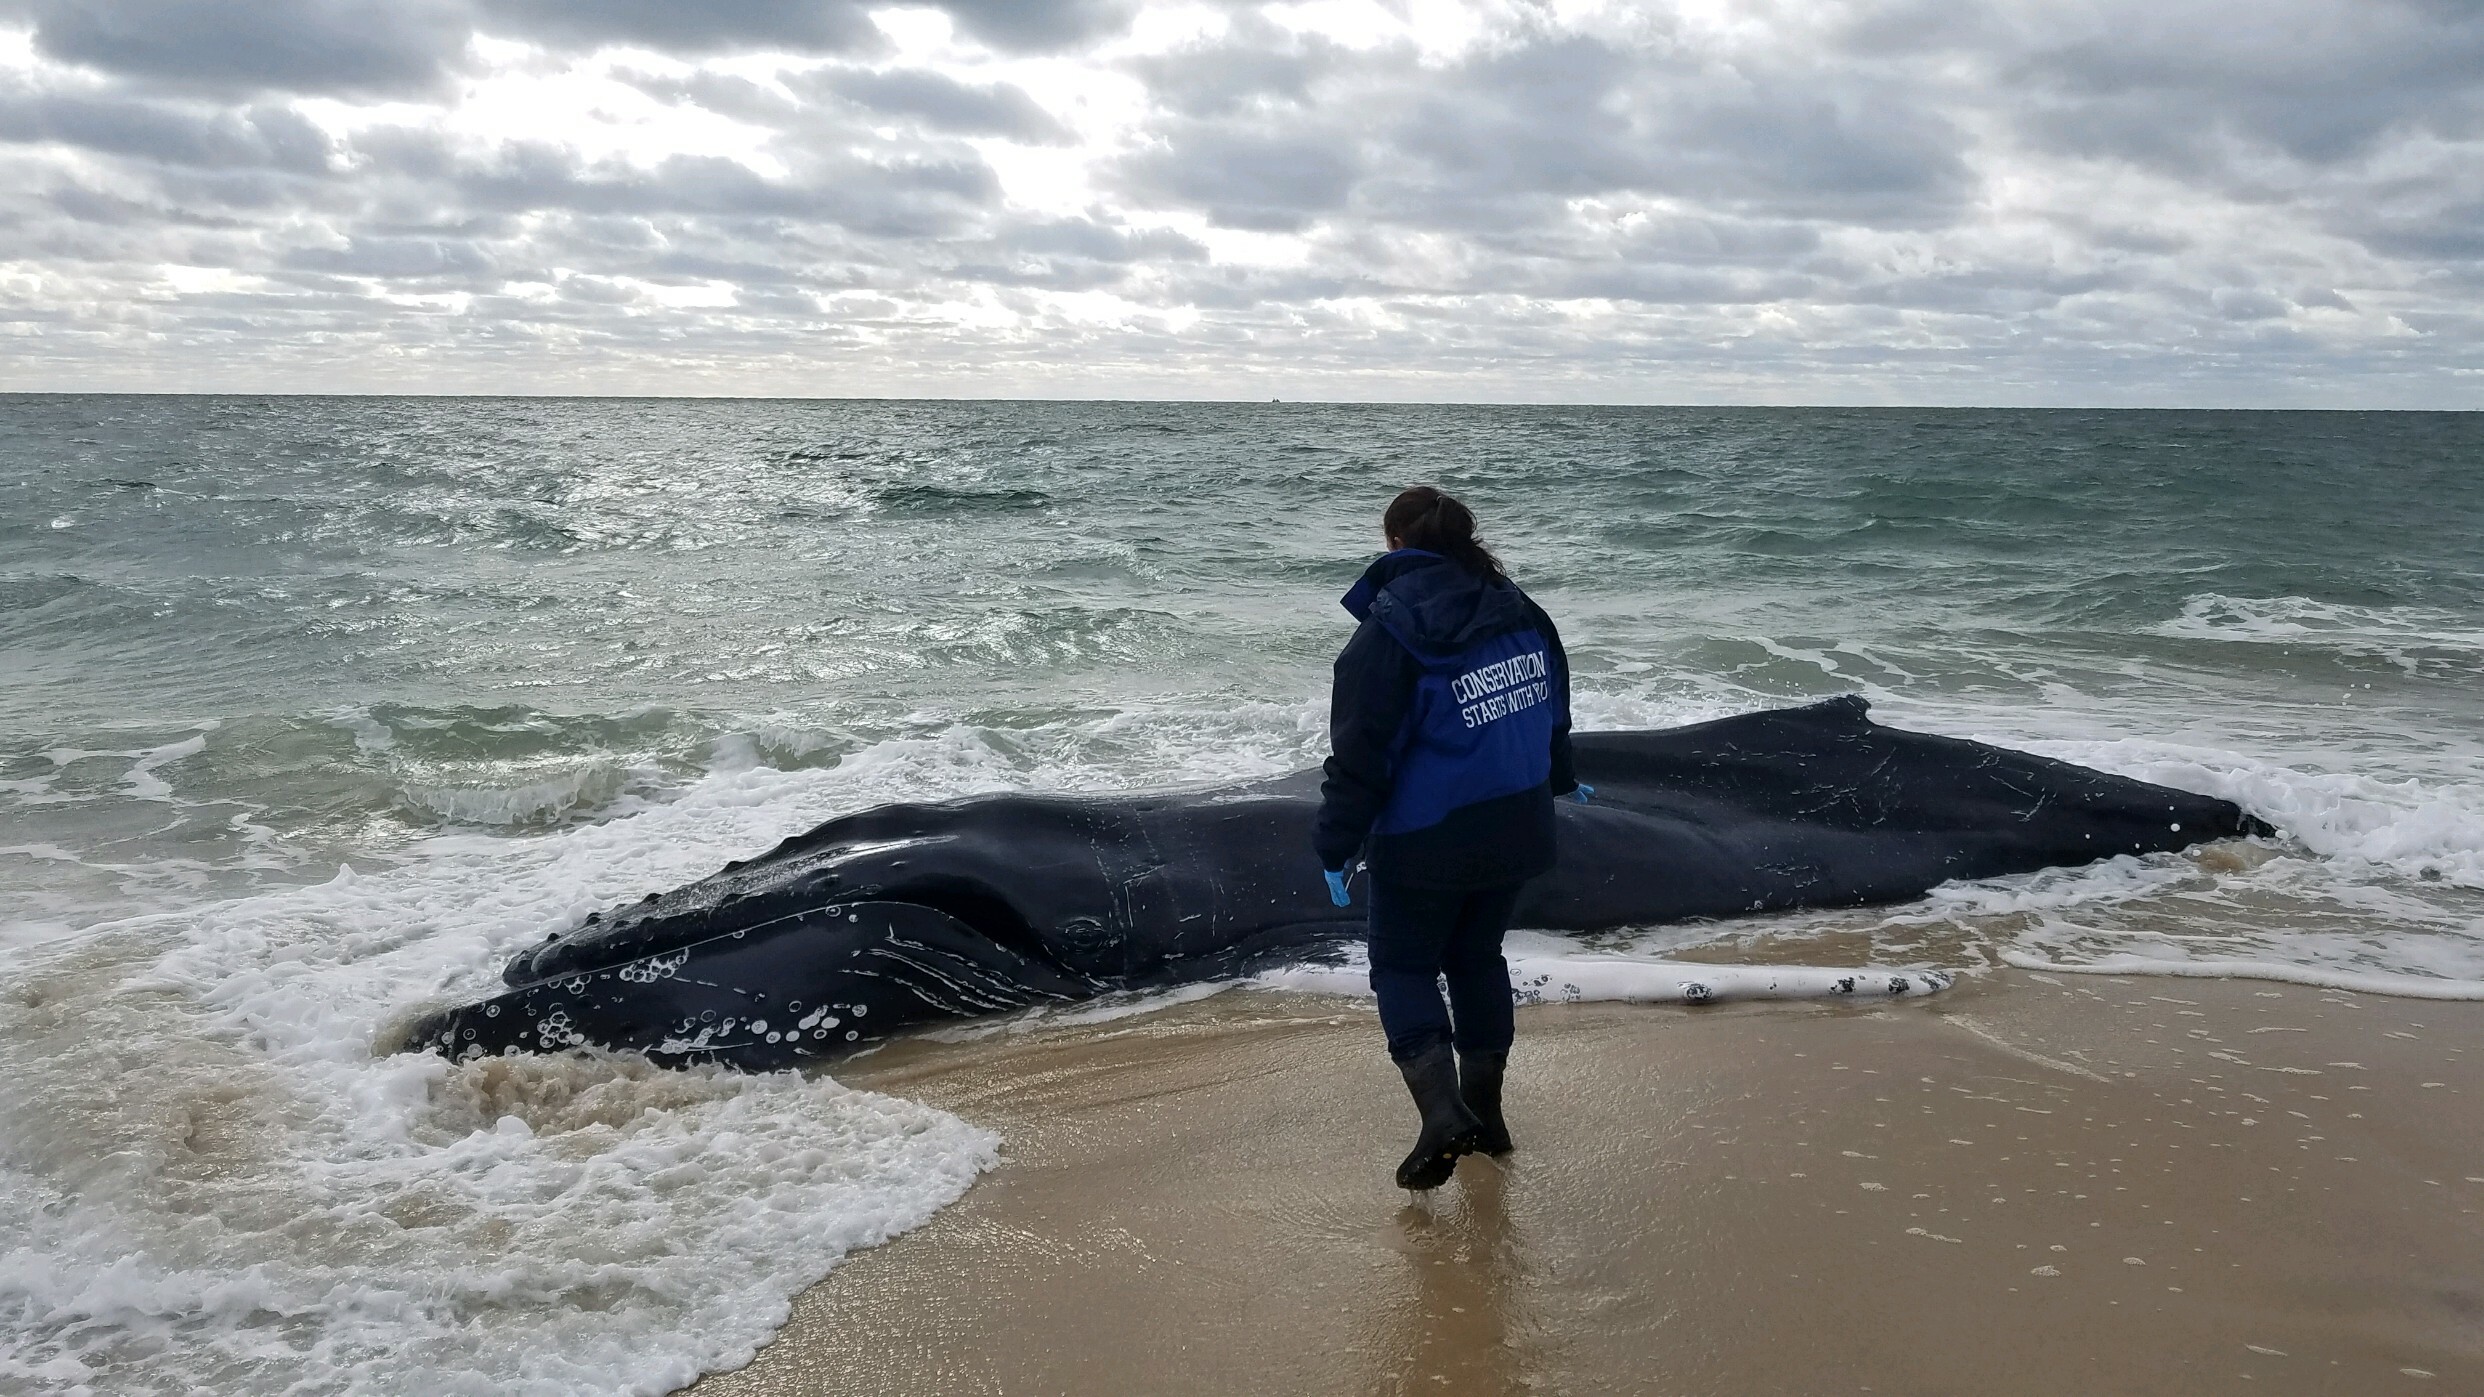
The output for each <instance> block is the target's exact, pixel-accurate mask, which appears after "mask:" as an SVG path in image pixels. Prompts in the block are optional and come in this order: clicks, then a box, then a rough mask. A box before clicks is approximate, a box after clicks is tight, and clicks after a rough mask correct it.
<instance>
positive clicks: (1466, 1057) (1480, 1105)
mask: <svg viewBox="0 0 2484 1397" xmlns="http://www.w3.org/2000/svg"><path fill="white" fill-rule="evenodd" d="M1508 1062H1509V1054H1507V1053H1460V1054H1458V1098H1459V1099H1460V1100H1462V1101H1464V1102H1465V1103H1466V1109H1467V1110H1469V1111H1471V1112H1473V1113H1474V1115H1475V1119H1476V1120H1477V1121H1479V1122H1481V1123H1482V1125H1483V1131H1482V1133H1481V1134H1479V1135H1478V1136H1477V1137H1476V1142H1475V1148H1476V1149H1478V1150H1481V1151H1483V1152H1484V1153H1485V1154H1488V1155H1493V1156H1496V1157H1497V1156H1500V1155H1505V1154H1508V1153H1509V1152H1510V1150H1511V1149H1513V1148H1515V1147H1514V1146H1513V1145H1512V1144H1511V1143H1510V1139H1509V1122H1508V1121H1506V1120H1504V1119H1502V1117H1501V1069H1502V1067H1503V1066H1505V1065H1506V1064H1507V1063H1508Z"/></svg>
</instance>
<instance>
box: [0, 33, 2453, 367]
mask: <svg viewBox="0 0 2484 1397" xmlns="http://www.w3.org/2000/svg"><path fill="white" fill-rule="evenodd" d="M2480 293H2484V0H2250V3H2239V2H2238V0H2171V3H2168V0H2024V3H2021V2H2020V0H2005V2H2004V3H1992V4H1983V5H1970V4H1961V3H1949V2H1948V0H1853V3H1842V2H1820V3H1811V2H1788V3H1775V4H1771V3H1766V0H1734V2H1732V3H1728V2H1727V0H1704V2H1702V0H1681V2H1680V3H1662V2H1661V0H1650V2H1649V3H1639V4H1610V5H1607V4H1568V3H1545V4H1530V3H1497V2H1496V0H1480V2H1479V3H1470V4H1433V3H1424V2H1423V0H1406V3H1333V4H1332V3H1310V4H1273V5H1270V4H1251V3H1230V4H1228V3H1207V4H1140V3H1134V2H1127V0H946V2H945V3H943V4H940V5H937V6H928V7H927V6H911V7H903V8H893V7H887V6H880V5H874V4H870V3H862V2H861V0H704V2H703V3H696V4H691V3H682V0H0V387H6V388H42V389H62V388H162V389H200V390H274V391H292V392H303V391H314V392H315V391H395V392H474V391H530V392H659V393H679V392H709V393H750V394H767V393H790V394H820V395H849V394H907V395H912V394H934V395H944V396H945V395H976V396H983V395H1016V394H1027V395H1041V396H1062V395H1065V396H1171V397H1271V396H1283V397H1288V398H1293V397H1322V398H1427V399H1479V398H1480V399H1520V400H1579V401H1610V402H1686V401H1747V402H1932V403H2024V402H2055V403H2134V404H2137V403H2184V404H2237V405H2287V404H2300V405H2315V406H2332V405H2334V406H2410V407H2467V408H2472V407H2479V406H2484V304H2480V303H2479V294H2480Z"/></svg>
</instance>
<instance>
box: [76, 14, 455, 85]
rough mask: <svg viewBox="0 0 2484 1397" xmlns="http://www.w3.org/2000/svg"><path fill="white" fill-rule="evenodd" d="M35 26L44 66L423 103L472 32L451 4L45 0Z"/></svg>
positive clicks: (156, 80) (165, 81)
mask: <svg viewBox="0 0 2484 1397" xmlns="http://www.w3.org/2000/svg"><path fill="white" fill-rule="evenodd" d="M32 18H33V20H34V41H35V48H36V50H37V51H38V52H39V53H41V54H43V55H44V56H45V57H47V58H52V59H56V60H58V61H60V62H63V63H69V64H76V65H79V66H81V67H86V68H91V69H95V70H98V71H101V72H103V73H107V74H111V75H113V76H116V77H124V78H133V79H139V80H143V81H145V82H147V83H149V84H153V85H157V86H162V87H170V88H175V89H190V90H199V91H238V92H256V91H285V92H323V93H346V94H367V95H404V94H410V93H418V92H422V91H425V90H428V89H432V88H435V87H436V86H438V84H439V83H440V81H441V79H442V78H443V77H444V76H445V74H446V72H447V70H448V68H449V67H450V65H451V64H452V62H454V61H455V60H456V59H457V58H458V57H459V56H460V55H461V54H462V53H463V52H464V50H465V46H466V40H467V36H468V34H469V33H470V32H471V31H470V28H469V24H468V18H467V15H466V13H465V11H464V10H463V9H462V8H461V7H460V6H458V5H455V4H452V3H443V2H442V0H248V3H245V4H235V3H229V2H228V0H40V3H38V4H36V5H35V6H34V7H33V11H32Z"/></svg>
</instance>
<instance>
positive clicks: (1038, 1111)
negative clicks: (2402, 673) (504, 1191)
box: [695, 972, 2484, 1397]
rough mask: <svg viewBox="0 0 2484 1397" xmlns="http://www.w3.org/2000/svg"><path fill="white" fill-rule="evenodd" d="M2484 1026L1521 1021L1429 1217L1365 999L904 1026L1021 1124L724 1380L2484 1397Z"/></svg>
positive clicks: (1532, 1016) (1600, 1010)
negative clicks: (941, 1202)
mask: <svg viewBox="0 0 2484 1397" xmlns="http://www.w3.org/2000/svg"><path fill="white" fill-rule="evenodd" d="M2479 1056H2484V1005H2466V1004H2440V1003H2418V1002H2411V1001H2394V1000H2388V999H2380V998H2374V997H2370V996H2361V995H2348V994H2339V993H2329V992H2323V991H2317V990H2308V989H2302V988H2296V987H2291V986H2279V985H2266V984H2255V983H2248V982H2222V981H2184V980H2149V979H2121V978H2116V979H2100V978H2087V977H2058V978H2055V977H2046V976H2035V975H2028V974H2022V973H2015V972H2003V973H1996V974H1993V975H1989V976H1986V977H1982V978H1980V979H1976V980H1971V981H1968V982H1966V983H1964V984H1962V985H1961V986H1960V987H1959V988H1957V989H1955V990H1953V991H1951V992H1949V993H1948V994H1945V995H1942V996H1939V997H1938V998H1935V999H1932V1000H1929V1001H1923V1002H1920V1003H1900V1004H1888V1005H1882V1006H1878V1007H1873V1008H1852V1007H1823V1006H1810V1005H1773V1006H1745V1007H1720V1008H1711V1009H1704V1010H1684V1009H1679V1008H1648V1007H1632V1006H1625V1005H1604V1006H1595V1005H1588V1006H1568V1007H1560V1008H1546V1009H1539V1010H1528V1011H1522V1012H1521V1014H1520V1016H1519V1048H1518V1051H1517V1053H1516V1055H1515V1056H1514V1057H1513V1059H1512V1062H1511V1067H1510V1097H1511V1100H1510V1108H1509V1116H1510V1122H1511V1126H1512V1129H1513V1131H1514V1132H1515V1134H1516V1135H1517V1137H1518V1141H1519V1153H1518V1154H1517V1155H1515V1156H1513V1157H1512V1158H1510V1159H1509V1160H1508V1161H1506V1162H1505V1163H1496V1162H1492V1161H1487V1160H1469V1161H1468V1162H1466V1163H1465V1164H1464V1165H1462V1166H1461V1167H1460V1168H1459V1170H1458V1175H1457V1178H1456V1180H1455V1181H1454V1182H1452V1183H1451V1184H1450V1185H1449V1186H1448V1187H1446V1188H1443V1189H1441V1190H1439V1191H1437V1192H1436V1193H1434V1194H1432V1195H1430V1196H1429V1197H1428V1198H1423V1199H1416V1200H1413V1201H1410V1197H1411V1196H1410V1195H1408V1194H1406V1193H1404V1192H1401V1191H1400V1190H1398V1189H1396V1188H1395V1187H1393V1186H1392V1185H1391V1183H1390V1179H1389V1171H1390V1168H1391V1166H1393V1165H1394V1163H1395V1161H1396V1159H1397V1156H1398V1155H1399V1154H1400V1153H1401V1152H1402V1151H1403V1149H1404V1147H1405V1145H1406V1143H1407V1140H1408V1138H1409V1134H1410V1128H1411V1120H1412V1117H1411V1108H1410V1107H1409V1106H1408V1105H1407V1103H1406V1101H1405V1100H1404V1096H1403V1090H1402V1088H1401V1087H1400V1086H1399V1085H1398V1083H1397V1080H1396V1077H1395V1075H1394V1073H1393V1072H1392V1071H1391V1069H1390V1068H1389V1066H1388V1064H1387V1062H1386V1060H1385V1058H1384V1057H1383V1055H1382V1053H1381V1050H1380V1047H1379V1042H1378V1029H1377V1027H1376V1024H1375V1023H1374V1021H1373V1019H1372V1017H1371V1015H1370V1012H1369V1010H1368V1009H1367V1008H1365V1007H1363V1006H1359V1005H1352V1004H1346V1003H1341V1002H1339V1001H1334V1000H1314V999H1305V998H1297V997H1286V996H1275V995H1265V994H1250V993H1242V992H1235V993H1230V994H1226V995H1222V996H1219V997H1217V998H1215V999H1211V1000H1207V1001H1203V1002H1201V1003H1198V1004H1194V1005H1189V1006H1184V1007H1182V1008H1178V1009H1174V1010H1169V1011H1166V1012H1164V1013H1161V1014H1157V1015H1154V1016H1151V1017H1147V1018H1143V1019H1136V1020H1125V1021H1122V1022H1120V1023H1115V1024H1106V1025H1101V1026H1095V1027H1089V1028H1084V1029H1055V1030H1051V1031H1048V1032H1035V1033H1024V1034H1016V1035H1003V1036H995V1037H988V1038H985V1039H982V1040H980V1041H974V1042H965V1043H948V1044H943V1043H926V1042H909V1043H903V1044H899V1045H894V1046H891V1047H889V1048H887V1049H885V1050H883V1051H882V1052H880V1053H878V1054H876V1055H874V1056H872V1057H869V1058H865V1059H863V1060H861V1061H858V1062H854V1063H851V1064H849V1065H847V1066H846V1067H845V1068H844V1069H843V1070H842V1071H840V1072H839V1074H838V1075H839V1076H840V1077H841V1078H842V1079H844V1080H847V1081H850V1082H852V1083H853V1084H855V1085H858V1086H867V1087H872V1088H875V1089H878V1090H883V1091H890V1092H897V1093H902V1094H904V1095H907V1096H911V1097H916V1098H920V1099H923V1100H927V1101H931V1102H934V1103H937V1104H939V1105H941V1106H944V1107H947V1108H949V1109H951V1110H954V1111H957V1112H959V1113H960V1114H962V1115H964V1116H966V1117H967V1118H969V1119H971V1120H975V1121H979V1122H981V1123H984V1124H986V1125H988V1126H991V1127H992V1128H994V1129H996V1130H999V1131H1000V1132H1002V1133H1003V1135H1004V1136H1006V1138H1007V1140H1008V1145H1007V1151H1006V1153H1007V1159H1006V1162H1005V1163H1003V1164H1002V1166H1001V1167H1000V1168H999V1169H997V1170H996V1171H994V1172H993V1173H992V1174H990V1175H989V1176H987V1177H986V1178H985V1179H984V1180H983V1181H982V1182H981V1183H979V1184H978V1185H977V1186H976V1187H975V1188H974V1189H973V1190H972V1191H971V1192H969V1193H968V1194H967V1195H966V1197H965V1198H963V1199H962V1200H960V1201H959V1202H958V1203H957V1204H956V1205H955V1206H954V1207H952V1208H950V1209H949V1210H948V1211H946V1212H944V1213H943V1214H941V1215H940V1216H939V1217H938V1218H936V1219H935V1220H933V1221H932V1222H931V1223H930V1224H929V1225H928V1226H925V1227H923V1228H922V1229H920V1230H919V1231H916V1232H913V1233H911V1234H908V1235H907V1236H904V1237H901V1238H899V1239H897V1240H896V1241H895V1242H892V1243H891V1244H889V1245H887V1246H885V1247H882V1248H880V1249H878V1250H876V1251H873V1252H869V1253H866V1254H863V1255H860V1256H856V1257H854V1258H853V1259H851V1260H850V1261H848V1262H847V1263H846V1264H845V1265H844V1266H843V1267H841V1268H840V1269H838V1270H837V1271H836V1273H835V1274H833V1275H832V1276H830V1277H829V1279H828V1280H827V1281H825V1282H823V1283H822V1284H820V1285H819V1286H817V1287H815V1288H813V1289H812V1290H811V1291H809V1292H808V1293H806V1294H805V1295H803V1296H802V1297H801V1298H800V1299H799V1300H798V1302H797V1303H796V1305H795V1308H794V1315H793V1319H792V1322H791V1323H790V1324H788V1325H787V1326H786V1328H785V1330H784V1331H783V1333H782V1334H781V1335H780V1336H779V1338H778V1339H777V1341H776V1342H775V1343H774V1344H772V1345H771V1346H770V1347H768V1348H767V1349H766V1350H765V1351H763V1352H762V1353H761V1354H760V1355H759V1357H758V1359H757V1361H755V1362H753V1363H752V1364H750V1366H748V1367H747V1368H744V1369H742V1370H741V1371H739V1372H736V1373H731V1374H725V1375H720V1376H716V1377H712V1378H709V1379H708V1380H707V1381H705V1382H703V1383H701V1384H699V1385H698V1387H697V1388H696V1389H695V1393H696V1394H697V1397H756V1395H757V1394H770V1395H771V1397H790V1394H796V1393H801V1394H812V1393H837V1394H844V1393H906V1394H922V1393H987V1392H989V1393H1051V1392H1064V1393H1157V1392H1287V1393H1375V1392H1379V1393H1389V1392H1421V1393H1440V1392H1447V1393H1500V1392H1551V1393H1608V1392H1610V1393H1624V1392H1628V1393H1679V1394H1689V1393H1732V1394H1760V1393H1804V1394H1809V1393H1848V1392H1881V1393H1905V1394H1930V1393H2008V1394H2022V1393H2025V1394H2034V1393H2079V1394H2090V1393H2132V1394H2152V1393H2166V1394H2173V1393H2183V1394H2189V1393H2206V1392H2248V1393H2268V1392H2297V1393H2311V1392H2318V1393H2358V1394H2360V1393H2390V1392H2406V1393H2410V1394H2420V1393H2426V1392H2433V1393H2484V1212H2480V1211H2479V1209H2484V1120H2479V1115H2478V1112H2477V1109H2476V1105H2477V1098H2478V1093H2479V1090H2484V1083H2480V1082H2479V1080H2478V1077H2477V1074H2476V1072H2475V1069H2474V1067H2473V1066H2472V1065H2471V1064H2472V1062H2473V1061H2474V1059H2476V1058H2477V1057H2479Z"/></svg>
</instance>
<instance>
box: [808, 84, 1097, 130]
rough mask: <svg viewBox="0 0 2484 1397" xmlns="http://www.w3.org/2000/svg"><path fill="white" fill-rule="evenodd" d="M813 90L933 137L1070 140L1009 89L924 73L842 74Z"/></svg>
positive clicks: (1030, 101) (1044, 114)
mask: <svg viewBox="0 0 2484 1397" xmlns="http://www.w3.org/2000/svg"><path fill="white" fill-rule="evenodd" d="M813 86H814V90H824V91H826V92H830V93H834V94H835V95H837V96H839V97H842V98H844V99H845V100H846V101H848V102H851V103H853V104H854V105H856V106H858V107H861V108H863V109H864V110H866V111H869V112H872V113H875V114H878V115H881V116H896V117H908V118H912V119H914V120H916V121H920V122H921V123H922V124H923V125H925V126H927V127H929V128H930V129H932V130H934V131H945V132H949V133H952V134H955V135H963V136H1006V137H1008V138H1010V139H1012V140H1019V141H1032V142H1040V143H1044V144H1058V143H1061V142H1066V141H1068V140H1069V139H1070V133H1069V131H1068V129H1067V128H1065V127H1063V126H1062V125H1061V123H1060V122H1058V121H1055V120H1054V119H1053V118H1052V116H1051V114H1050V113H1048V112H1046V111H1045V110H1044V109H1043V108H1041V107H1039V106H1037V105H1035V101H1034V99H1033V98H1031V97H1028V96H1027V95H1026V93H1025V92H1023V91H1021V90H1020V89H1018V88H1015V87H1011V86H1009V85H1008V84H1006V83H993V84H988V85H978V84H973V83H965V82H960V81H958V80H957V79H955V78H950V77H944V76H942V75H941V74H939V73H934V72H927V71H925V70H923V69H920V68H894V69H879V70H873V69H861V68H843V69H836V70H832V71H830V72H828V73H825V74H823V75H821V77H820V79H819V81H818V82H817V83H816V84H814V85H813Z"/></svg>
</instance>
